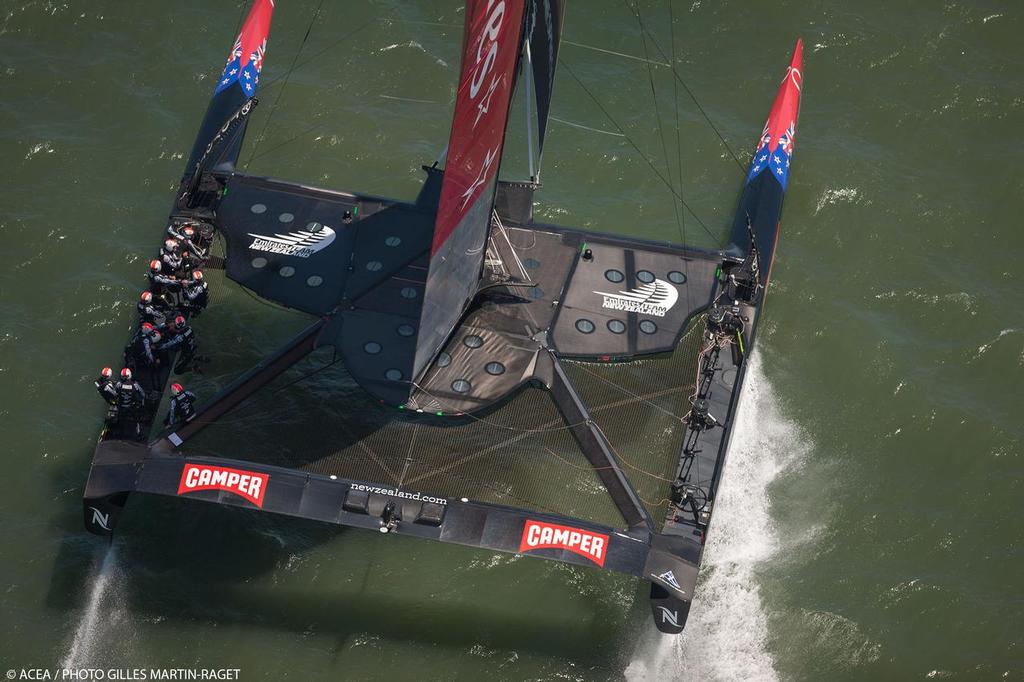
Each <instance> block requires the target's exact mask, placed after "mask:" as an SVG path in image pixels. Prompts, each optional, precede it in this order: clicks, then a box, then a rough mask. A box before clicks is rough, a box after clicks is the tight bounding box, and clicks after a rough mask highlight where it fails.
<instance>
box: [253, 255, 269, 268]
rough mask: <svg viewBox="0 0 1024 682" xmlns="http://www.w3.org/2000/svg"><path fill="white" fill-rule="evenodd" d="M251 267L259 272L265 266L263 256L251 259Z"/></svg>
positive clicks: (265, 262) (265, 260) (265, 261)
mask: <svg viewBox="0 0 1024 682" xmlns="http://www.w3.org/2000/svg"><path fill="white" fill-rule="evenodd" d="M251 265H252V266H253V267H254V268H256V269H257V270H259V269H260V268H264V267H266V266H267V259H266V258H264V257H263V256H257V257H256V258H253V259H252V263H251Z"/></svg>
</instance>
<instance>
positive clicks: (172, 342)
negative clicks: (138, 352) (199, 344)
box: [157, 315, 199, 374]
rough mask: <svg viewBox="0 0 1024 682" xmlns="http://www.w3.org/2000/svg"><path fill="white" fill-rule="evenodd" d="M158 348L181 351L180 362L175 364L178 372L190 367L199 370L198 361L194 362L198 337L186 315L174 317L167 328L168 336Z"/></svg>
mask: <svg viewBox="0 0 1024 682" xmlns="http://www.w3.org/2000/svg"><path fill="white" fill-rule="evenodd" d="M157 350H159V351H160V352H162V353H163V352H174V351H180V353H181V354H180V355H179V356H178V362H177V363H176V364H175V365H174V371H175V372H177V373H178V374H181V373H182V372H187V371H188V370H189V369H191V370H192V371H194V372H198V371H199V366H198V363H194V362H193V361H194V360H195V358H196V337H195V335H194V334H193V333H192V327H190V326H189V325H188V322H186V321H185V318H184V316H182V315H178V316H177V317H175V318H174V320H173V321H172V322H171V326H170V328H169V329H168V330H167V337H166V338H165V339H164V341H163V342H162V343H160V344H159V345H158V346H157Z"/></svg>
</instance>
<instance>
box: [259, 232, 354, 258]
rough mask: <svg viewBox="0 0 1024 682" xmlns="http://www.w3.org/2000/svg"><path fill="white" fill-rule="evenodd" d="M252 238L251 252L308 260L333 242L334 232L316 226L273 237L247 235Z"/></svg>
mask: <svg viewBox="0 0 1024 682" xmlns="http://www.w3.org/2000/svg"><path fill="white" fill-rule="evenodd" d="M249 236H250V237H252V238H253V241H252V244H249V248H250V249H252V250H253V251H266V252H268V253H279V254H281V255H282V256H296V257H298V258H309V257H310V256H312V255H313V254H314V253H316V252H317V251H322V250H323V249H326V248H327V247H328V246H330V245H331V242H333V241H334V230H332V229H331V228H329V227H327V226H326V225H318V226H317V227H316V229H313V230H298V231H296V232H289V233H287V234H275V235H274V236H273V237H270V236H267V235H263V234H253V233H252V232H250V233H249Z"/></svg>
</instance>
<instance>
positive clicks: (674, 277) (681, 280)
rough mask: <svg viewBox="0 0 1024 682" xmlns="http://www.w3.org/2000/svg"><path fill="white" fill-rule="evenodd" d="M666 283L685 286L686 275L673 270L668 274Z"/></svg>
mask: <svg viewBox="0 0 1024 682" xmlns="http://www.w3.org/2000/svg"><path fill="white" fill-rule="evenodd" d="M668 281H670V282H672V283H673V284H686V275H684V274H683V273H681V272H679V271H678V270H673V271H672V272H670V273H668Z"/></svg>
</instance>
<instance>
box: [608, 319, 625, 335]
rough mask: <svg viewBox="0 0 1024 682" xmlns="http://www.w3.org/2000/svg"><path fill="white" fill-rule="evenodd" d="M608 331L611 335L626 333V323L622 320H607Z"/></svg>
mask: <svg viewBox="0 0 1024 682" xmlns="http://www.w3.org/2000/svg"><path fill="white" fill-rule="evenodd" d="M608 331H610V332H611V333H612V334H621V333H622V332H624V331H626V323H625V322H623V321H622V320H608Z"/></svg>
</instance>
